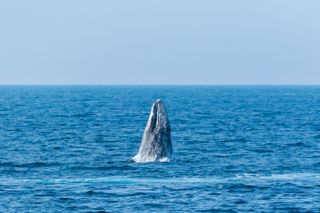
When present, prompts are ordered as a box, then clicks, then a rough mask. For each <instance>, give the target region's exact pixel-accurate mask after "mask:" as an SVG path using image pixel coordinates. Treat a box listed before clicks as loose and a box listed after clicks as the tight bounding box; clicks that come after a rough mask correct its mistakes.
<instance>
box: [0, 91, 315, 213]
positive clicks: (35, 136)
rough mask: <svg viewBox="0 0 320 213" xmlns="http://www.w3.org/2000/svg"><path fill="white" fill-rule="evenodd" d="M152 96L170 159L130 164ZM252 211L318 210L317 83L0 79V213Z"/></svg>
mask: <svg viewBox="0 0 320 213" xmlns="http://www.w3.org/2000/svg"><path fill="white" fill-rule="evenodd" d="M158 98H161V99H162V100H163V102H164V103H165V105H166V108H167V111H168V114H169V118H170V122H171V128H172V142H173V148H174V159H173V160H172V161H170V162H164V163H145V164H137V163H130V162H128V161H129V160H130V159H131V158H132V157H133V156H134V155H135V154H136V153H137V151H138V148H139V145H140V141H141V137H142V134H143V130H144V128H145V125H146V122H147V119H148V116H149V112H150V108H151V105H152V103H153V102H154V101H155V100H156V99H158ZM250 211H253V212H320V87H317V86H308V87H307V86H296V87H293V86H292V87H291V86H274V87H272V86H1V87H0V212H250Z"/></svg>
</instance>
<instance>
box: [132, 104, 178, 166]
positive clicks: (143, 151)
mask: <svg viewBox="0 0 320 213" xmlns="http://www.w3.org/2000/svg"><path fill="white" fill-rule="evenodd" d="M171 156H172V143H171V129H170V124H169V119H168V114H167V111H166V108H165V106H164V104H163V103H162V101H161V100H160V99H158V100H157V101H156V102H155V103H154V104H153V105H152V108H151V112H150V116H149V119H148V123H147V126H146V128H145V130H144V134H143V137H142V140H141V144H140V148H139V152H138V154H137V155H136V156H134V157H133V158H132V161H134V162H137V163H143V162H163V161H169V160H170V158H171Z"/></svg>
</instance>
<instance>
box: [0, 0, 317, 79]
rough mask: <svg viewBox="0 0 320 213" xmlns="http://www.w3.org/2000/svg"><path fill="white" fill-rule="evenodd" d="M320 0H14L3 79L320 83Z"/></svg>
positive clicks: (3, 30)
mask: <svg viewBox="0 0 320 213" xmlns="http://www.w3.org/2000/svg"><path fill="white" fill-rule="evenodd" d="M319 8H320V1H319V0H262V1H257V0H241V1H239V0H200V1H196V0H193V1H191V0H136V1H133V0H116V1H109V0H92V1H88V0H86V1H84V0H68V1H65V0H54V1H49V0H28V1H25V0H10V1H1V3H0V84H121V85H122V84H151V85H153V84H183V85H184V84H320V12H319V10H320V9H319Z"/></svg>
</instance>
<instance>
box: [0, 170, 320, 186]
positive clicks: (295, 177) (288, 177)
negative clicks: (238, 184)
mask: <svg viewBox="0 0 320 213" xmlns="http://www.w3.org/2000/svg"><path fill="white" fill-rule="evenodd" d="M308 180H310V181H314V182H319V181H320V173H291V174H271V175H255V174H241V175H236V176H234V177H219V176H213V177H177V178H174V177H173V178H140V177H132V178H130V177H121V176H119V177H118V176H112V177H100V178H61V179H59V178H57V179H41V180H40V179H0V181H1V183H3V184H7V185H10V184H19V183H40V184H78V183H88V184H91V183H97V184H98V183H99V184H110V185H116V184H120V185H121V184H123V185H126V184H143V185H145V184H146V185H148V184H220V183H228V182H234V181H248V182H252V181H254V182H261V181H263V182H273V181H308Z"/></svg>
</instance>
